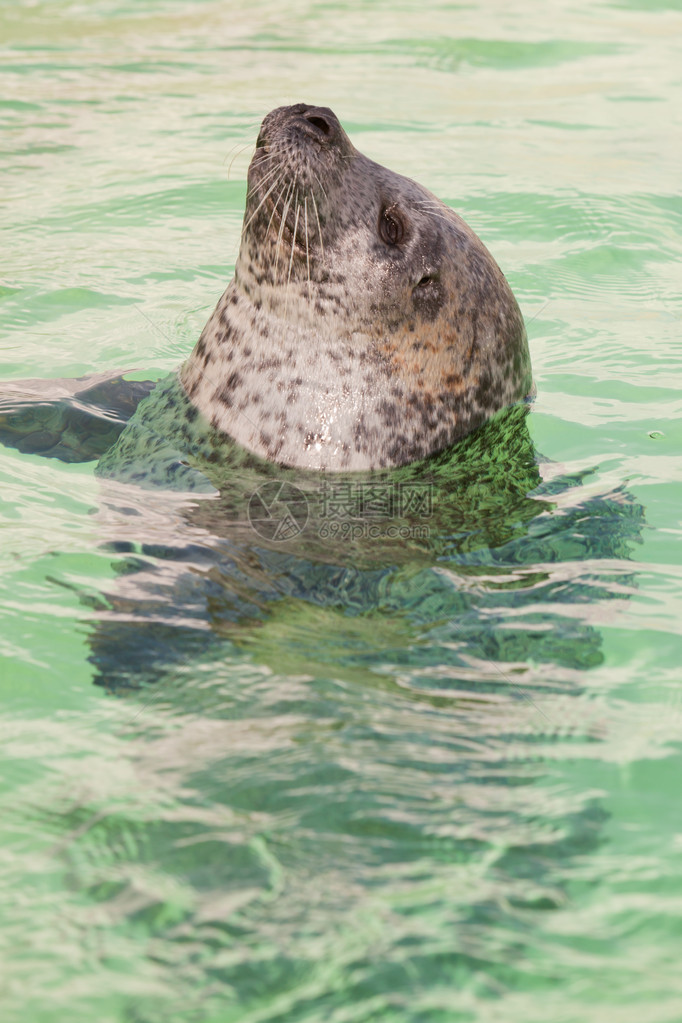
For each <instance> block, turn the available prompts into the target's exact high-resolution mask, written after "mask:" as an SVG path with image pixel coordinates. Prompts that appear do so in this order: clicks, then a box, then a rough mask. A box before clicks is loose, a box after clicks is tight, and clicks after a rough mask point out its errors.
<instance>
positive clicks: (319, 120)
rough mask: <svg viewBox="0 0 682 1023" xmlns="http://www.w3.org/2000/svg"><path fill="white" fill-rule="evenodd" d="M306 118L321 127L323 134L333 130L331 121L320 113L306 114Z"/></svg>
mask: <svg viewBox="0 0 682 1023" xmlns="http://www.w3.org/2000/svg"><path fill="white" fill-rule="evenodd" d="M305 119H306V121H309V122H310V124H314V125H315V127H316V128H319V129H320V131H321V132H322V134H323V135H329V133H330V131H331V130H332V129H331V125H330V123H329V121H325V119H324V117H320V116H319V115H318V114H306V116H305Z"/></svg>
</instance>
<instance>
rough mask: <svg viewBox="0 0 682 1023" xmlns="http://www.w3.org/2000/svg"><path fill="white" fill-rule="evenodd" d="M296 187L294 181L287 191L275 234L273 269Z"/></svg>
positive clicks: (277, 261)
mask: <svg viewBox="0 0 682 1023" xmlns="http://www.w3.org/2000/svg"><path fill="white" fill-rule="evenodd" d="M295 185H296V179H295V178H294V180H293V181H292V182H291V183H290V185H289V189H288V191H287V197H286V199H285V201H284V209H283V210H282V219H281V220H280V224H279V231H278V233H277V252H276V254H275V269H276V268H277V267H278V266H279V250H280V246H281V244H282V236H283V234H284V225H285V224H286V220H287V217H288V216H289V208H290V206H291V200H292V199H293V197H294V187H295Z"/></svg>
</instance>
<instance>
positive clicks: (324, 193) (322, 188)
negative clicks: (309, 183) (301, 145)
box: [313, 171, 329, 202]
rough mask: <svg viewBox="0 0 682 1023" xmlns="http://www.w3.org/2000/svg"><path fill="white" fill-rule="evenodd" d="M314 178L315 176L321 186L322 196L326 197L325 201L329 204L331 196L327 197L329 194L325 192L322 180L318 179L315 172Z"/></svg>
mask: <svg viewBox="0 0 682 1023" xmlns="http://www.w3.org/2000/svg"><path fill="white" fill-rule="evenodd" d="M313 176H314V178H315V181H317V183H318V185H319V186H320V189H321V191H322V195H323V196H324V197H325V199H326V200H327V202H329V196H328V195H327V193H326V191H325V188H324V185H323V184H322V182H321V181H320V179H319V178H318V176H317V174H315V171H313Z"/></svg>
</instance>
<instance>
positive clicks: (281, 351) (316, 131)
mask: <svg viewBox="0 0 682 1023" xmlns="http://www.w3.org/2000/svg"><path fill="white" fill-rule="evenodd" d="M180 380H181V383H182V385H183V387H184V389H185V392H186V394H187V395H188V397H189V399H190V401H191V403H192V405H193V406H194V407H196V408H197V409H199V410H200V411H201V412H202V413H203V414H204V416H205V417H206V419H207V420H208V421H209V422H210V424H211V425H212V426H213V427H214V428H215V429H216V430H217V431H219V432H220V433H222V434H225V435H227V436H229V437H231V438H233V439H234V440H235V441H237V442H238V444H240V445H241V446H242V447H244V448H246V449H247V450H248V451H250V452H252V453H253V454H255V455H257V456H259V457H260V458H263V459H266V460H267V461H270V462H275V463H278V464H281V465H285V466H291V467H297V468H302V469H313V470H330V471H341V470H351V471H355V470H372V469H378V468H387V467H393V466H400V465H405V464H408V463H410V462H413V461H415V460H418V459H422V458H424V457H426V456H428V455H431V454H434V453H436V452H440V451H442V450H444V449H445V448H447V447H449V446H450V445H452V444H453V443H454V442H455V441H457V440H459V439H460V438H461V437H463V436H465V435H466V434H468V433H470V432H471V431H473V430H475V429H476V428H477V427H478V426H480V425H481V424H482V423H483V422H485V421H486V420H487V419H488V418H489V417H490V416H492V415H493V413H495V412H496V411H497V410H499V409H501V408H503V407H504V406H506V405H509V404H512V403H514V402H517V401H519V400H521V399H523V398H524V397H525V396H527V395H528V394H529V392H530V390H531V388H532V376H531V366H530V357H529V353H528V344H527V339H526V332H525V328H524V324H523V318H522V316H521V313H520V311H519V308H518V305H517V303H516V300H515V299H514V296H513V294H512V291H511V288H510V287H509V284H508V283H507V281H506V279H505V277H504V275H503V273H502V271H501V270H500V268H499V267H498V265H497V263H496V262H495V260H494V259H493V257H492V256H491V255H490V253H489V252H488V251H487V249H486V248H485V246H484V245H483V243H482V242H481V241H480V239H479V238H478V237H477V236H476V234H475V233H474V232H473V231H472V230H471V228H470V227H468V225H467V224H466V223H465V222H464V221H463V220H462V219H461V217H459V216H458V215H457V214H456V213H455V212H454V211H453V210H451V209H450V208H449V207H448V206H446V205H445V204H444V203H443V202H441V201H440V200H439V199H437V198H436V197H435V196H434V195H432V193H431V192H429V191H427V190H426V189H425V188H423V187H422V186H421V185H419V184H417V183H416V182H415V181H412V180H410V179H409V178H406V177H403V176H401V175H400V174H396V173H394V172H393V171H391V170H388V169H387V168H385V167H382V166H380V165H379V164H377V163H375V162H373V161H372V160H370V159H368V158H367V157H366V156H363V155H362V154H361V153H359V152H358V151H357V150H356V149H355V147H354V146H353V145H352V143H351V141H350V139H349V138H348V136H347V135H346V133H345V131H344V130H343V128H342V127H341V125H340V123H339V121H338V119H337V117H336V116H335V114H334V113H333V112H332V111H331V110H329V109H328V108H327V107H316V106H310V105H309V104H306V103H298V104H296V105H294V106H288V107H279V108H277V109H276V110H273V111H272V112H271V113H270V114H268V115H267V117H266V118H265V120H264V121H263V123H262V126H261V129H260V133H259V135H258V140H257V143H256V150H255V153H254V156H253V159H252V161H251V165H250V167H249V172H248V194H247V201H246V211H245V216H244V225H243V229H242V238H241V246H240V251H239V256H238V259H237V263H236V267H235V273H234V278H233V280H232V281H231V282H230V284H229V285H228V287H227V290H226V291H225V293H224V294H223V296H222V297H221V299H220V301H219V302H218V304H217V306H216V309H215V311H214V312H213V314H212V316H211V317H210V319H209V321H208V323H207V324H206V327H205V328H204V330H203V332H202V334H201V337H200V338H199V341H198V343H197V345H196V347H195V349H194V351H193V353H192V355H191V357H190V358H189V360H188V361H187V362H186V363H185V365H184V366H183V367H182V368H181V371H180Z"/></svg>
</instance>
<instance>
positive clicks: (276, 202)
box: [264, 178, 287, 241]
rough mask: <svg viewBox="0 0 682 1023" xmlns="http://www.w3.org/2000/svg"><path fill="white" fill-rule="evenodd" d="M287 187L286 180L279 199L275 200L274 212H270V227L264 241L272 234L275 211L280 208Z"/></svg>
mask: <svg viewBox="0 0 682 1023" xmlns="http://www.w3.org/2000/svg"><path fill="white" fill-rule="evenodd" d="M281 180H282V178H279V181H281ZM279 181H278V183H279ZM286 187H287V183H286V181H285V182H284V184H283V185H282V191H281V192H280V193H279V195H278V196H277V199H276V201H275V205H274V206H273V207H272V213H271V214H270V220H269V221H268V227H267V230H266V232H265V238H264V241H267V240H268V237H269V235H270V228H271V227H272V221H273V220H274V217H275V213H276V212H277V210H278V209H279V201H280V199H281V198H282V196H283V195H284V191H285V189H286Z"/></svg>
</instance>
